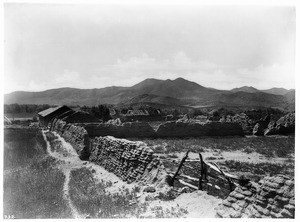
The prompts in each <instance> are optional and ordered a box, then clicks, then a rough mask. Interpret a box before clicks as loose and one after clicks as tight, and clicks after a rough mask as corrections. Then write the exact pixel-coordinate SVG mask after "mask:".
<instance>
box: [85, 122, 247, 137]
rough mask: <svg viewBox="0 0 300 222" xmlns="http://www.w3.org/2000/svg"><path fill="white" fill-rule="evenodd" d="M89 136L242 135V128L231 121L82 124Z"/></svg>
mask: <svg viewBox="0 0 300 222" xmlns="http://www.w3.org/2000/svg"><path fill="white" fill-rule="evenodd" d="M83 126H84V128H85V129H86V130H87V132H88V134H89V135H90V136H91V137H96V136H114V137H118V138H133V137H134V138H161V137H178V138H183V137H202V136H243V135H244V133H243V129H242V127H241V126H240V125H239V124H238V123H233V122H223V123H221V122H207V123H198V122H181V121H168V122H166V123H163V124H161V125H159V127H158V129H157V130H156V131H155V130H154V129H153V128H152V127H151V126H150V125H149V124H148V123H147V122H125V123H120V122H119V123H114V122H108V123H99V124H84V125H83Z"/></svg>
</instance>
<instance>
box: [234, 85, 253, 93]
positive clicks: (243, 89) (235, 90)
mask: <svg viewBox="0 0 300 222" xmlns="http://www.w3.org/2000/svg"><path fill="white" fill-rule="evenodd" d="M231 92H248V93H256V92H259V90H258V89H256V88H254V87H252V86H243V87H240V88H234V89H232V90H231Z"/></svg>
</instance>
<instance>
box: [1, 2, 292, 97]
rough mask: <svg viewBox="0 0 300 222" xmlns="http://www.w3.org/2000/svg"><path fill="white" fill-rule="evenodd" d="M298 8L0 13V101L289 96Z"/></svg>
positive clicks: (43, 8) (29, 8) (57, 8)
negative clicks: (115, 91)
mask: <svg viewBox="0 0 300 222" xmlns="http://www.w3.org/2000/svg"><path fill="white" fill-rule="evenodd" d="M295 14H296V13H295V8H294V7H290V6H263V5H259V6H246V5H242V6H228V5H227V6H221V5H188V4H186V5H185V4H183V5H137V4H135V5H107V4H105V5H101V4H98V5H90V4H89V5H84V4H80V5H78V4H77V5H70V4H69V5H68V4H21V3H15V4H12V3H10V4H9V3H6V4H4V92H5V93H9V92H12V91H19V90H23V91H42V90H46V89H51V88H60V87H74V88H103V87H107V86H132V85H134V84H137V83H139V82H140V81H143V80H144V79H146V78H157V79H176V78H178V77H183V78H185V79H187V80H190V81H194V82H196V83H198V84H200V85H202V86H205V87H212V88H217V89H232V88H235V87H241V86H253V87H256V88H258V89H268V88H272V87H283V88H286V89H291V88H295V71H294V68H295V64H294V63H295V23H296V22H295Z"/></svg>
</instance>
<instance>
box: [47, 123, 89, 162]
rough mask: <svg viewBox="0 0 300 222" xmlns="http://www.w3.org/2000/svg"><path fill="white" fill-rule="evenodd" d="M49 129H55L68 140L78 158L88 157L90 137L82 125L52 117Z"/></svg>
mask: <svg viewBox="0 0 300 222" xmlns="http://www.w3.org/2000/svg"><path fill="white" fill-rule="evenodd" d="M50 130H51V131H56V132H57V133H58V134H59V135H60V136H62V137H63V138H64V139H65V140H66V141H67V142H69V143H70V144H71V145H72V146H73V147H74V149H75V150H76V152H77V153H78V156H79V158H80V159H82V160H86V159H88V158H89V155H90V150H89V147H90V139H89V135H88V133H87V131H86V130H85V129H84V128H83V127H81V126H76V125H73V124H70V123H66V122H64V121H62V120H60V119H54V120H53V122H52V123H51V125H50Z"/></svg>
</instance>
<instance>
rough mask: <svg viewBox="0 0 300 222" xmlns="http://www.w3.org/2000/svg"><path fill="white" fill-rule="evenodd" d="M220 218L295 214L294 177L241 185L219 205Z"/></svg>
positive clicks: (271, 178)
mask: <svg viewBox="0 0 300 222" xmlns="http://www.w3.org/2000/svg"><path fill="white" fill-rule="evenodd" d="M217 217H221V218H294V217H295V187H294V180H293V179H290V178H288V177H287V176H284V175H278V176H274V177H265V178H264V179H262V180H260V181H259V183H258V184H257V183H254V182H249V183H248V184H246V185H245V186H238V187H237V188H236V189H235V190H234V191H233V192H231V193H230V194H229V196H228V197H227V198H226V199H225V200H224V201H223V202H222V203H221V204H220V205H219V206H218V207H217Z"/></svg>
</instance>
